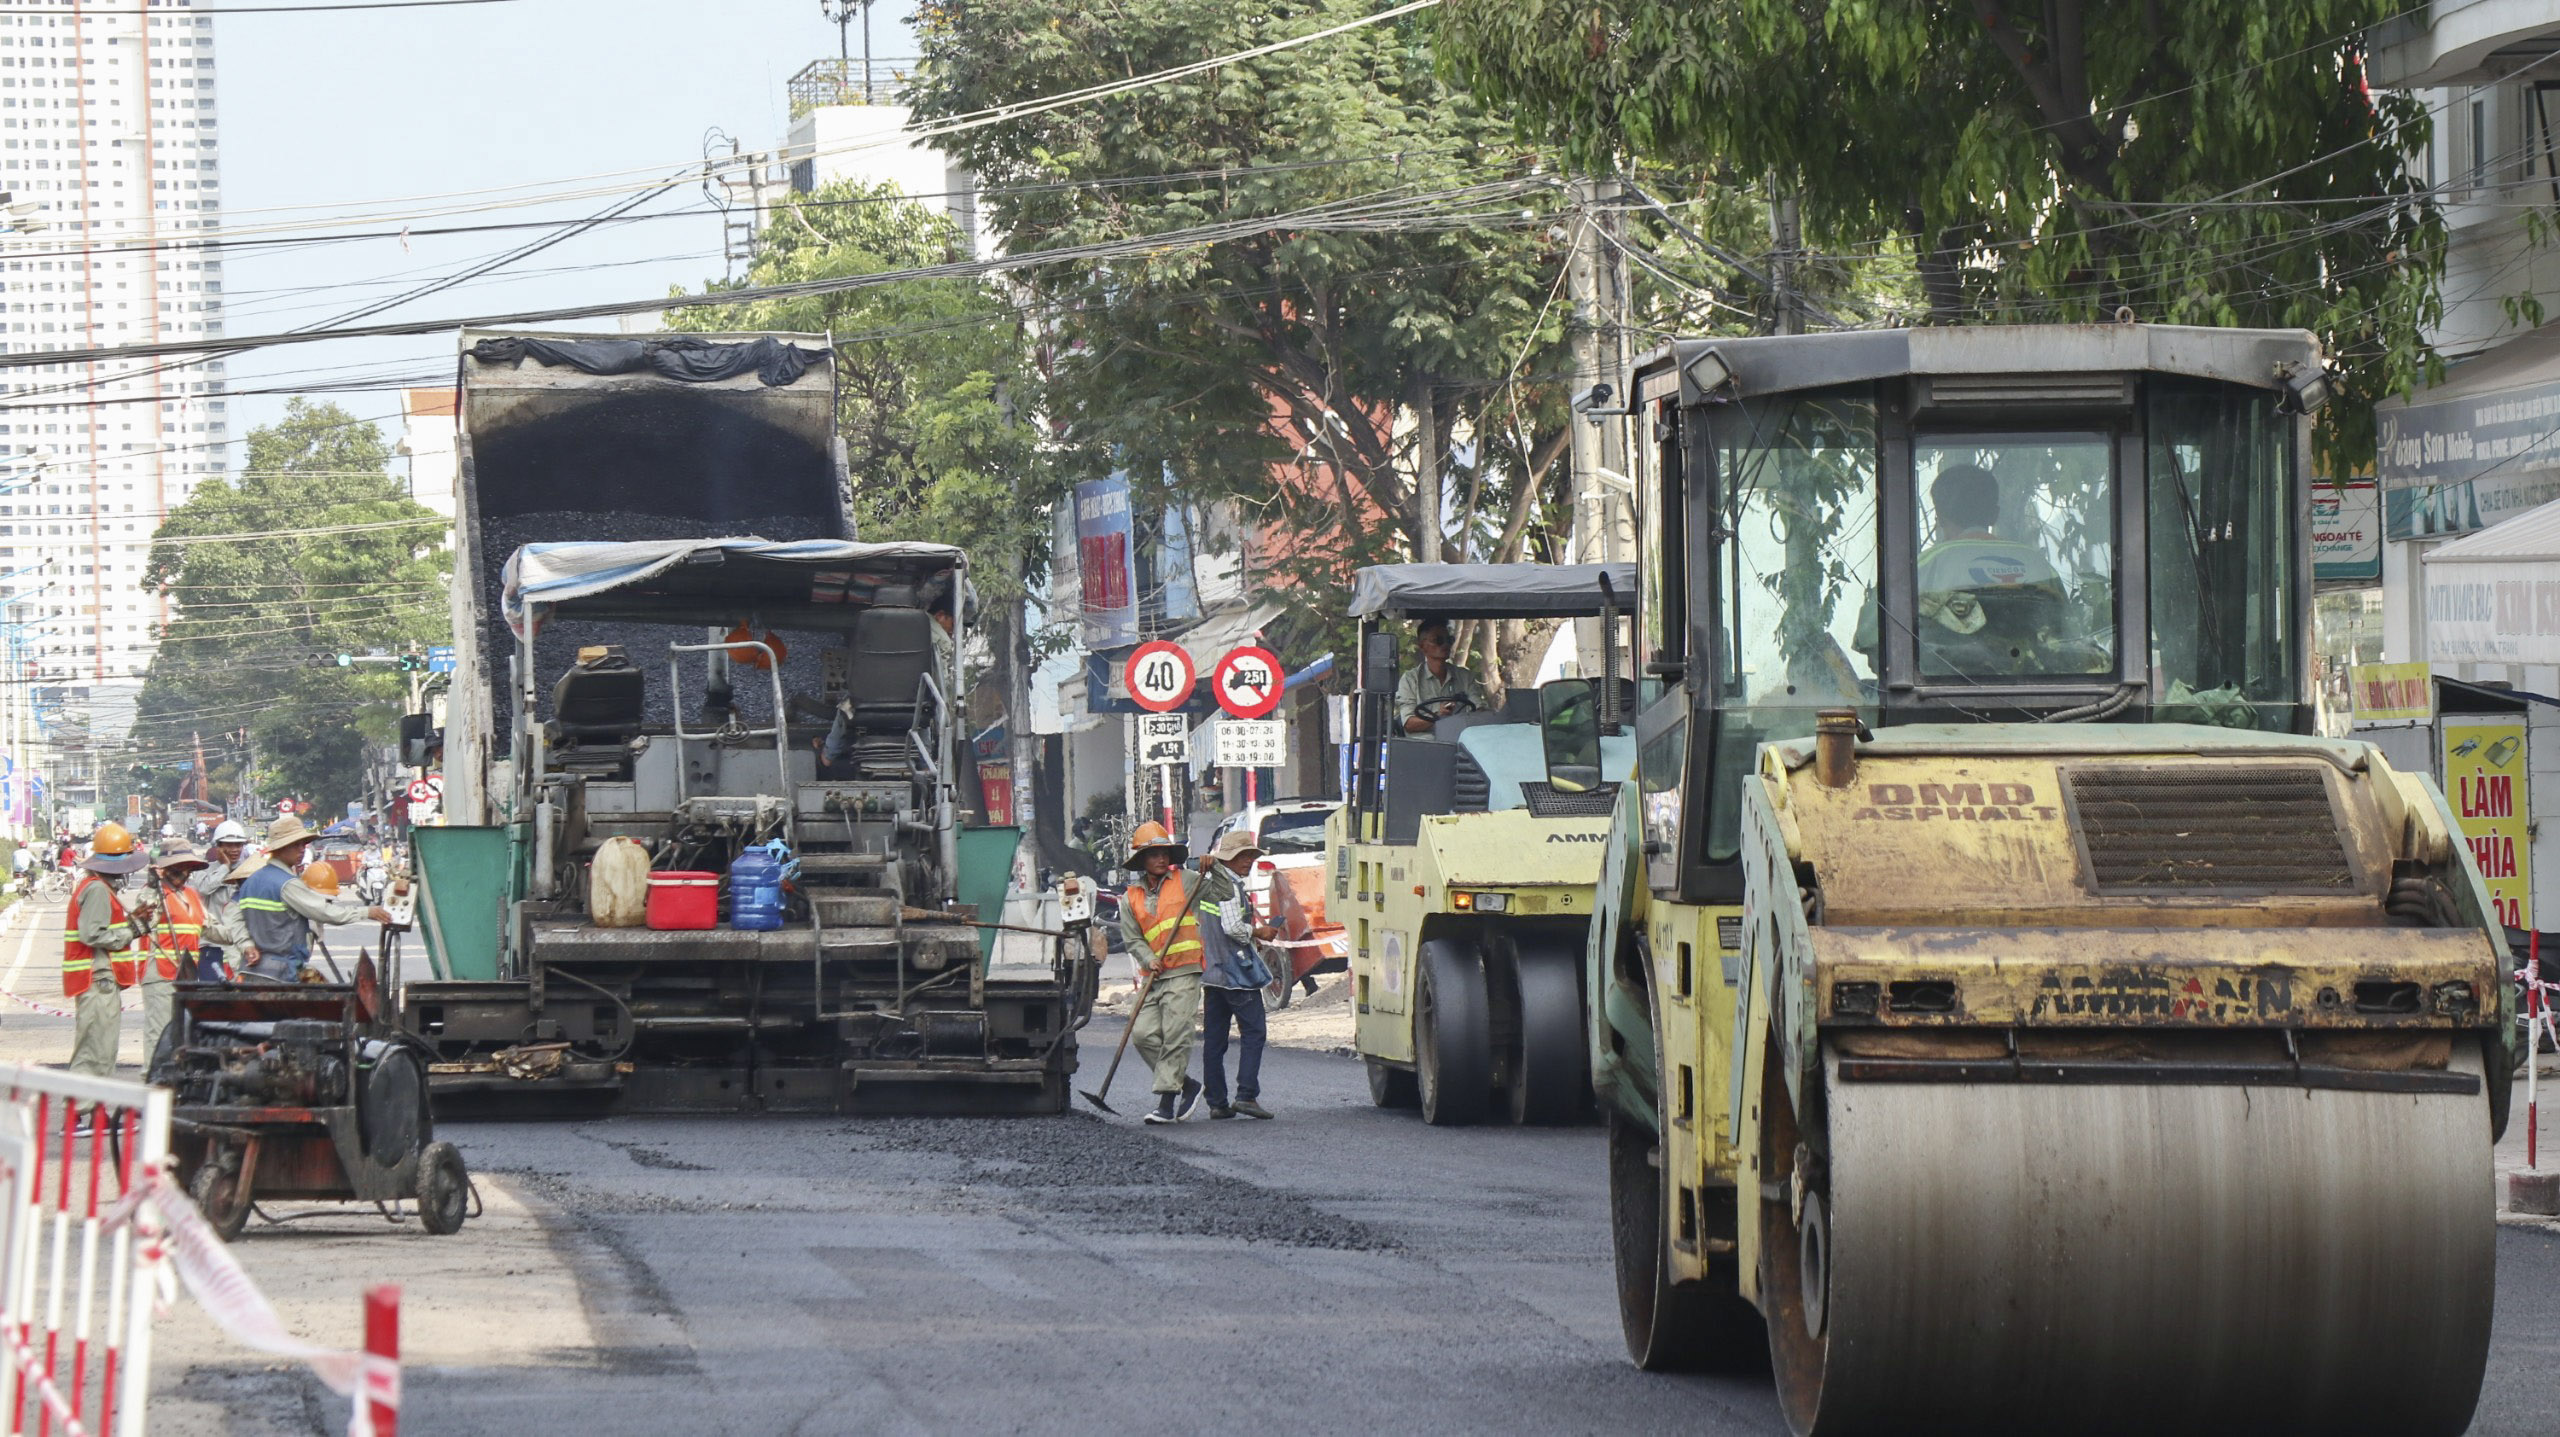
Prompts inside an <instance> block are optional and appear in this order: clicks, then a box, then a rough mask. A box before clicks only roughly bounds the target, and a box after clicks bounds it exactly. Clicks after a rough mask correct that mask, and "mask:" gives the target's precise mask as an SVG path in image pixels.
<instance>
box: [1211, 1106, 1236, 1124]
mask: <svg viewBox="0 0 2560 1437" xmlns="http://www.w3.org/2000/svg"><path fill="white" fill-rule="evenodd" d="M1235 1115H1236V1110H1235V1109H1233V1108H1222V1107H1219V1106H1218V1105H1217V1104H1216V1103H1211V1104H1210V1105H1209V1121H1211V1122H1213V1123H1214V1122H1216V1121H1217V1120H1218V1119H1220V1118H1232V1117H1234V1116H1235Z"/></svg>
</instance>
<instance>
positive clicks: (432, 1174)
mask: <svg viewBox="0 0 2560 1437" xmlns="http://www.w3.org/2000/svg"><path fill="white" fill-rule="evenodd" d="M470 1212H471V1175H470V1174H469V1173H468V1172H466V1171H464V1169H463V1166H462V1154H461V1152H460V1151H458V1150H457V1149H456V1148H455V1147H454V1145H453V1144H451V1143H429V1144H427V1145H426V1147H425V1148H423V1149H421V1150H420V1151H419V1153H418V1225H419V1226H420V1227H423V1228H425V1229H426V1230H427V1231H429V1232H431V1233H434V1234H435V1235H436V1236H438V1237H449V1236H451V1235H452V1234H454V1233H457V1232H460V1231H462V1223H463V1220H464V1219H465V1218H466V1217H468V1216H469V1215H470Z"/></svg>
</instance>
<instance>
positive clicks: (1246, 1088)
mask: <svg viewBox="0 0 2560 1437" xmlns="http://www.w3.org/2000/svg"><path fill="white" fill-rule="evenodd" d="M1200 1000H1201V1001H1200V1033H1201V1041H1200V1080H1201V1084H1202V1086H1204V1087H1206V1088H1207V1089H1208V1093H1207V1097H1208V1099H1209V1106H1210V1107H1213V1108H1223V1107H1226V1106H1227V1020H1228V1019H1230V1018H1233V1019H1234V1020H1235V1027H1236V1032H1237V1033H1238V1034H1240V1035H1242V1037H1243V1040H1244V1041H1243V1043H1242V1045H1241V1046H1242V1048H1243V1052H1241V1053H1240V1054H1238V1055H1237V1057H1236V1096H1237V1097H1239V1098H1241V1099H1244V1100H1245V1101H1247V1102H1251V1101H1252V1100H1254V1099H1256V1098H1259V1097H1261V1096H1262V1040H1263V1035H1264V1033H1265V1032H1267V1031H1268V1029H1267V1026H1266V1025H1265V1023H1264V1021H1263V1013H1262V990H1261V989H1259V988H1204V989H1202V990H1201V992H1200Z"/></svg>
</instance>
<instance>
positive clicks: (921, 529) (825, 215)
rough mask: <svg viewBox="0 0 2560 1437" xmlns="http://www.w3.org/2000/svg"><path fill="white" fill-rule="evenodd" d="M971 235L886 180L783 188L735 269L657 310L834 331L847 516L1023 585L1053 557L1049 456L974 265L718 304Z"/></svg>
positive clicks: (714, 326) (1005, 305) (990, 581)
mask: <svg viewBox="0 0 2560 1437" xmlns="http://www.w3.org/2000/svg"><path fill="white" fill-rule="evenodd" d="M966 241H967V237H966V236H964V235H962V234H961V233H960V231H959V229H958V227H957V226H955V225H953V224H952V223H951V221H950V220H949V219H947V218H945V217H944V216H942V215H939V214H936V213H934V212H933V211H931V210H929V209H927V208H925V207H924V206H923V205H921V204H918V203H917V202H915V201H914V200H911V199H907V198H905V197H904V196H903V195H901V193H900V192H899V190H898V188H897V187H896V186H895V185H889V184H882V185H863V184H859V183H856V182H852V181H840V182H837V183H835V184H831V185H827V186H825V187H822V188H820V189H819V190H817V191H815V192H814V193H811V194H806V195H796V194H795V195H792V196H790V197H788V198H786V199H785V200H783V201H782V203H781V204H780V206H779V207H778V208H777V209H776V210H775V211H774V212H773V215H772V217H771V218H770V219H769V220H768V221H767V222H766V224H765V227H764V229H763V231H762V232H761V233H760V234H759V235H758V237H757V245H756V258H755V262H754V263H753V264H752V265H750V266H749V267H748V270H747V273H746V275H745V276H744V277H743V278H742V279H740V280H737V281H735V282H721V283H716V284H712V285H709V286H707V287H706V289H705V292H704V293H703V294H701V295H698V296H686V298H688V299H692V300H695V301H697V302H696V303H690V304H687V305H685V306H683V307H681V308H677V309H672V310H670V311H668V314H667V327H668V328H670V329H681V330H693V331H740V330H785V331H798V332H802V333H809V334H832V335H833V336H834V337H835V354H836V384H837V392H838V395H839V399H838V403H837V423H838V426H839V427H840V429H841V431H842V433H843V435H844V443H845V456H846V462H847V467H848V469H850V471H851V475H852V483H853V492H852V494H851V495H850V496H848V497H849V499H850V501H851V506H850V507H851V510H852V513H853V519H854V524H855V528H856V531H857V532H858V533H860V534H861V536H862V537H863V538H865V539H928V540H932V541H934V542H937V543H945V544H957V545H959V546H961V547H962V548H964V549H967V550H968V551H969V557H970V562H971V565H972V569H973V573H974V575H975V578H976V582H977V585H978V587H979V590H980V592H981V593H982V595H984V596H985V597H987V598H989V599H993V600H1001V599H1012V598H1018V597H1020V596H1021V595H1022V594H1023V592H1024V591H1025V586H1026V585H1027V584H1030V583H1034V582H1036V581H1037V580H1038V579H1039V578H1040V577H1041V576H1042V574H1044V573H1045V572H1046V568H1047V564H1048V541H1049V532H1050V531H1049V521H1048V517H1047V506H1048V504H1049V503H1050V502H1052V501H1053V500H1054V499H1055V498H1056V497H1057V495H1058V483H1059V481H1058V478H1057V476H1056V468H1055V466H1054V465H1053V464H1052V463H1051V462H1050V459H1049V455H1048V452H1047V447H1046V446H1045V445H1044V444H1043V442H1042V439H1041V435H1040V433H1039V431H1038V430H1037V428H1036V427H1034V425H1033V424H1032V423H1031V422H1030V419H1029V416H1028V414H1027V413H1024V412H1021V411H1019V410H1018V409H1017V405H1018V404H1020V402H1021V401H1022V400H1023V398H1025V397H1026V396H1028V395H1030V394H1031V393H1033V392H1035V391H1036V388H1037V380H1036V376H1035V375H1034V373H1033V371H1032V368H1031V359H1032V350H1031V341H1030V336H1029V333H1028V331H1027V330H1026V329H1025V327H1024V324H1023V321H1022V317H1021V315H1020V314H1019V313H1018V312H1017V311H1016V309H1015V307H1014V305H1013V303H1012V301H1011V300H1010V299H1009V298H1008V297H1007V296H1006V294H1005V293H1004V291H1003V290H1002V289H1001V288H999V287H998V286H997V285H995V284H993V283H991V282H989V281H986V280H982V279H973V278H965V277H963V278H950V279H926V280H909V281H904V282H901V283H897V284H886V285H878V286H874V287H870V288H865V289H856V290H848V291H842V292H838V293H834V294H825V295H815V296H811V297H807V298H802V299H787V300H762V301H757V302H754V303H749V304H732V305H723V304H719V303H718V302H717V301H718V298H719V293H720V291H721V290H723V289H734V288H738V287H740V286H742V285H776V284H790V283H795V282H799V281H806V280H815V279H831V278H838V277H843V276H850V275H864V274H878V273H881V272H883V271H888V270H900V269H916V268H923V267H927V266H932V265H940V264H948V263H951V262H952V261H954V260H957V259H960V258H963V257H964V254H965V246H966Z"/></svg>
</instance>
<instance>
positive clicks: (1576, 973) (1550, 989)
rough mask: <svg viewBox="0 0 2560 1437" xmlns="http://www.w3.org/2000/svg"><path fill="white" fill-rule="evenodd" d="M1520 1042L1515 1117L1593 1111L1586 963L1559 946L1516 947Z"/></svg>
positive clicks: (1576, 1116) (1532, 1119)
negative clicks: (1584, 984)
mask: <svg viewBox="0 0 2560 1437" xmlns="http://www.w3.org/2000/svg"><path fill="white" fill-rule="evenodd" d="M1511 966H1512V972H1513V974H1514V979H1515V981H1516V982H1517V983H1518V985H1519V987H1518V994H1519V1000H1520V1006H1519V1014H1520V1020H1519V1023H1518V1031H1519V1047H1518V1048H1516V1049H1515V1050H1514V1051H1513V1052H1512V1053H1511V1054H1510V1055H1509V1056H1510V1058H1511V1063H1510V1069H1511V1088H1510V1094H1509V1096H1510V1099H1511V1121H1513V1122H1515V1123H1538V1124H1557V1123H1578V1122H1581V1121H1582V1120H1583V1119H1584V1118H1586V1117H1588V1116H1590V1113H1591V1056H1590V1054H1589V1052H1587V1051H1586V1049H1585V1046H1584V1044H1585V1039H1584V1036H1583V1035H1584V1033H1585V1031H1586V1028H1585V1024H1584V1022H1583V1014H1582V963H1581V958H1580V955H1579V954H1574V953H1568V952H1565V951H1563V950H1561V949H1556V948H1543V947H1527V948H1521V949H1519V950H1517V952H1516V953H1515V954H1514V955H1513V959H1512V965H1511Z"/></svg>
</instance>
